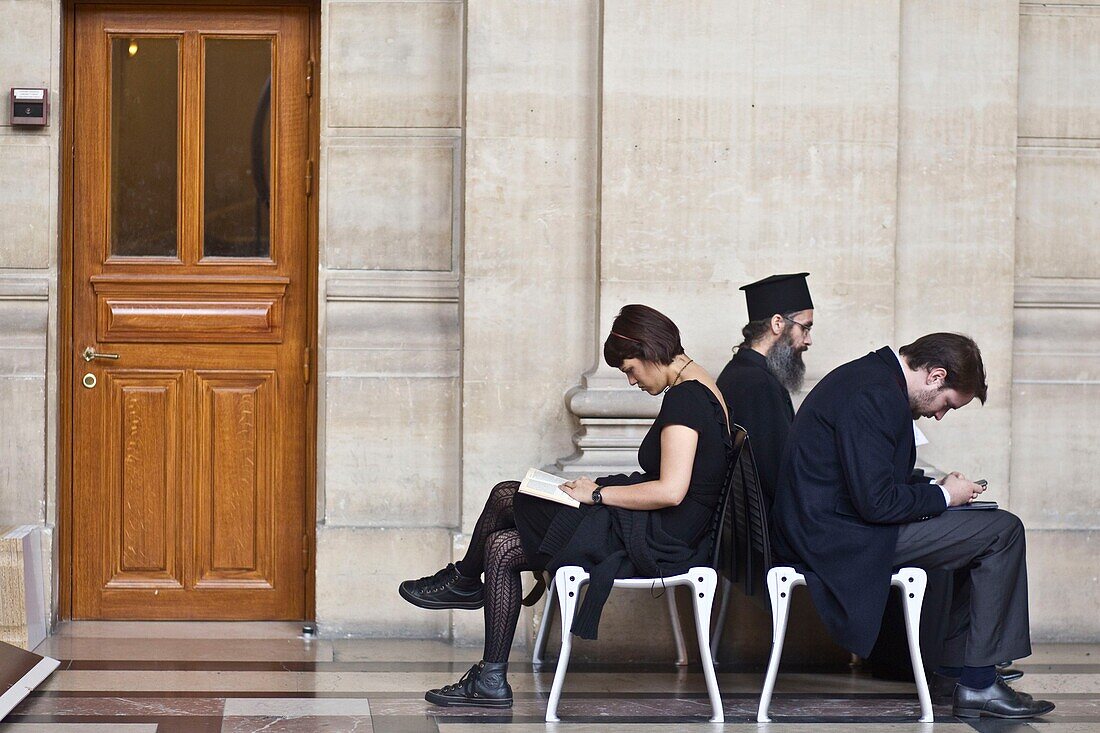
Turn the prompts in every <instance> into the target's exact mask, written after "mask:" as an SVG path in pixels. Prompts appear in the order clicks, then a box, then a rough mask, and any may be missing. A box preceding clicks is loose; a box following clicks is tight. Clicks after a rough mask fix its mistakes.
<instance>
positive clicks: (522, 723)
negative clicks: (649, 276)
mask: <svg viewBox="0 0 1100 733" xmlns="http://www.w3.org/2000/svg"><path fill="white" fill-rule="evenodd" d="M38 651H39V652H40V653H43V654H48V655H50V656H52V657H55V658H57V659H60V660H61V666H60V667H59V669H58V671H57V672H55V673H54V675H53V676H52V677H51V678H50V679H49V680H48V681H47V682H46V684H45V685H43V686H42V687H41V688H40V689H39V690H37V691H35V692H34V693H32V694H31V695H30V696H29V697H28V698H27V699H26V700H24V701H23V703H22V704H20V705H19V707H17V708H16V709H15V710H14V711H12V713H11V714H10V715H9V716H8V717H7V718H6V719H5V720H4V722H0V733H261V732H262V733H328V732H330V731H332V732H345V731H348V732H356V733H391V732H392V733H476V732H477V731H493V732H494V733H535V732H536V731H537V732H540V733H546V732H548V731H554V732H557V733H593V732H595V731H613V730H614V731H618V730H627V731H629V733H672V732H673V731H683V730H689V729H691V728H694V727H696V726H698V727H697V729H698V730H700V731H708V732H709V731H717V730H719V729H720V730H723V731H756V732H757V733H809V732H810V731H813V732H814V733H816V732H817V731H822V733H845V732H848V731H861V732H866V733H872V732H879V731H882V732H884V733H895V732H896V733H905V732H907V731H913V732H914V733H916V732H917V731H919V732H920V733H938V732H941V731H942V732H944V733H971V732H972V731H979V732H980V733H1036V732H1038V733H1100V646H1097V645H1082V644H1076V645H1042V646H1038V647H1037V648H1036V650H1035V654H1034V655H1032V656H1031V657H1030V658H1029V659H1027V660H1023V661H1021V662H1020V663H1019V665H1018V666H1019V667H1020V668H1021V669H1023V670H1024V671H1025V672H1026V676H1025V677H1024V679H1023V680H1022V681H1021V682H1020V683H1019V686H1020V687H1021V688H1022V689H1025V690H1027V691H1029V692H1032V693H1035V694H1041V695H1042V696H1043V697H1046V698H1049V699H1052V700H1054V701H1055V702H1056V703H1057V705H1058V708H1057V709H1056V710H1055V711H1054V712H1053V713H1051V714H1050V715H1049V716H1046V717H1044V718H1042V719H1038V720H1032V721H1026V722H1011V721H995V720H980V721H966V720H960V719H956V718H954V717H952V716H951V710H950V708H949V707H943V706H938V707H937V708H936V722H935V723H934V724H926V725H924V724H920V723H918V722H916V717H917V710H918V706H917V700H916V694H915V690H914V688H913V686H912V685H910V684H904V683H897V682H884V681H880V680H874V679H871V678H870V677H869V676H867V675H864V674H862V673H860V672H859V671H858V670H857V671H852V670H848V669H817V668H796V667H793V666H791V667H787V668H784V669H783V671H782V673H781V675H780V679H779V685H778V687H777V691H776V695H775V697H774V700H773V704H772V716H773V719H774V720H775V721H776V722H774V723H772V724H770V725H767V726H758V725H757V724H756V723H755V717H756V703H757V695H758V694H759V689H760V684H761V680H762V677H763V673H762V670H761V669H760V668H759V666H756V665H749V664H727V665H723V666H720V667H719V674H718V680H719V685H720V687H721V689H722V699H723V702H724V707H725V714H726V721H727V723H726V724H725V725H724V726H710V725H708V724H707V718H708V717H709V711H710V706H709V702H708V699H707V695H706V687H705V685H704V682H703V676H702V673H701V672H700V670H699V669H698V668H689V669H687V670H684V669H677V668H675V667H674V666H672V665H671V664H652V663H651V664H621V663H599V664H594V663H589V664H574V665H571V668H570V674H569V677H568V678H567V679H566V689H565V693H564V695H563V697H562V701H561V704H560V706H559V714H560V716H561V717H562V719H563V721H565V722H563V723H561V724H558V725H549V726H548V725H546V724H545V723H544V722H543V715H544V714H545V712H546V698H547V695H548V694H549V689H550V685H551V682H552V680H553V672H554V666H553V663H552V662H551V663H549V664H547V665H543V666H540V667H532V665H531V664H530V663H529V662H528V661H526V660H524V659H523V658H522V657H521V656H518V652H517V656H515V657H514V659H513V663H512V665H511V669H510V674H509V678H510V681H511V683H512V687H513V690H514V692H515V706H514V708H513V709H512V710H510V711H500V710H485V709H477V708H458V709H455V708H450V709H441V708H435V707H434V706H432V705H429V704H428V703H426V702H425V701H424V699H423V693H424V690H426V689H428V688H430V687H438V686H440V685H442V684H446V683H448V682H453V681H455V680H456V679H457V678H458V677H459V676H460V675H462V673H463V672H465V671H466V669H467V668H468V667H469V665H470V664H471V663H472V661H473V660H474V657H475V656H476V654H477V651H478V650H474V649H468V648H461V647H454V646H451V645H449V644H446V643H443V642H432V641H398V640H366V639H363V640H360V639H342V640H325V639H313V638H310V637H303V636H302V635H301V634H300V627H299V626H297V625H295V624H281V623H264V624H260V623H248V624H240V623H192V622H181V623H103V622H78V623H70V624H65V625H63V626H62V627H61V628H60V629H59V630H58V631H57V633H56V634H54V635H53V636H51V637H50V638H49V639H47V640H46V641H45V642H44V643H43V644H42V646H40V647H39V649H38Z"/></svg>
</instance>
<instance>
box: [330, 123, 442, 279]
mask: <svg viewBox="0 0 1100 733" xmlns="http://www.w3.org/2000/svg"><path fill="white" fill-rule="evenodd" d="M455 144H456V141H451V140H446V139H444V140H432V139H426V140H423V141H414V140H403V141H401V142H399V143H393V142H390V141H380V142H378V143H371V144H358V145H343V144H341V145H330V146H328V147H327V148H326V153H325V155H326V160H327V164H326V174H327V175H326V177H325V181H326V182H327V183H326V189H325V202H326V203H325V217H326V237H325V248H326V250H327V254H326V264H327V265H328V267H330V268H334V269H348V268H350V269H367V270H450V269H452V262H453V259H454V254H453V253H454V242H455V240H456V236H455V235H456V216H455V206H454V203H455V191H456V182H455V159H456V156H457V152H456V149H455Z"/></svg>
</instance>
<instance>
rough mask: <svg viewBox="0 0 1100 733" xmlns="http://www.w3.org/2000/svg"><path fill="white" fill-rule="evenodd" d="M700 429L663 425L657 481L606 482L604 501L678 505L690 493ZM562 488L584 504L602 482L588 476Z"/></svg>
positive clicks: (649, 506)
mask: <svg viewBox="0 0 1100 733" xmlns="http://www.w3.org/2000/svg"><path fill="white" fill-rule="evenodd" d="M698 445H699V433H698V432H696V431H695V430H693V429H691V428H689V427H687V426H686V425H666V426H665V427H664V428H662V429H661V473H660V478H658V479H657V480H656V481H646V482H645V483H641V484H633V485H631V486H605V487H603V489H601V490H600V494H601V495H602V496H603V503H604V504H607V505H608V506H617V507H622V508H624V509H646V510H650V509H664V508H665V507H670V506H676V505H678V504H679V503H680V502H681V501H683V500H684V497H685V496H687V491H688V486H689V485H690V484H691V469H692V466H693V465H694V463H695V450H696V448H697V447H698ZM561 488H562V491H564V492H565V493H567V494H569V495H570V496H572V497H573V498H574V499H576V500H577V501H579V502H580V503H582V504H591V503H592V491H593V490H594V489H597V488H599V486H598V485H597V484H596V482H594V481H593V480H592V479H590V478H588V477H587V476H581V477H580V478H579V479H577V480H575V481H568V482H566V483H565V484H562V487H561Z"/></svg>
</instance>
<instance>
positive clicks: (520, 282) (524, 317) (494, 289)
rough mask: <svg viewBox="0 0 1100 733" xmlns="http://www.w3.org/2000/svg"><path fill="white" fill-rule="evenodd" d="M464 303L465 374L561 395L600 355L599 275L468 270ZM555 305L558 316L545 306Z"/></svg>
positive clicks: (533, 391)
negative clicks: (493, 274) (596, 336)
mask: <svg viewBox="0 0 1100 733" xmlns="http://www.w3.org/2000/svg"><path fill="white" fill-rule="evenodd" d="M466 292H467V297H466V303H465V308H464V313H465V316H464V319H463V332H464V341H463V349H464V353H463V356H464V377H465V379H466V381H467V382H471V381H482V380H485V381H492V382H496V381H513V382H525V383H527V384H529V385H530V387H529V392H530V393H531V395H532V396H533V397H534V398H535V399H536V400H539V401H541V399H542V395H541V394H539V392H540V391H543V390H547V389H549V390H550V391H552V392H554V393H555V396H557V397H559V398H560V395H561V394H562V393H563V392H564V391H565V390H566V389H568V388H569V387H572V386H573V384H575V383H576V380H577V378H578V377H579V376H580V374H581V373H583V372H584V371H586V370H587V369H589V368H590V367H591V366H593V364H594V363H595V359H596V354H595V353H593V339H592V333H593V328H594V326H595V313H594V311H595V292H594V288H592V286H591V281H590V280H587V279H584V280H578V279H566V278H560V279H558V278H556V279H555V280H554V281H553V284H549V283H547V282H546V281H544V280H541V279H540V278H539V277H538V275H537V274H535V273H531V272H527V273H513V274H512V276H511V277H510V278H507V279H506V278H505V277H503V276H502V277H500V278H481V277H479V278H467V280H466ZM551 312H552V313H554V314H555V315H554V317H552V318H540V317H539V316H538V314H542V313H551Z"/></svg>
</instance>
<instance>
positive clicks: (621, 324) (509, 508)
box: [400, 305, 732, 708]
mask: <svg viewBox="0 0 1100 733" xmlns="http://www.w3.org/2000/svg"><path fill="white" fill-rule="evenodd" d="M603 355H604V360H605V361H606V362H607V363H608V364H609V365H610V366H612V367H615V368H617V369H619V370H621V371H622V372H623V374H625V375H626V378H627V381H629V382H630V384H631V385H632V386H637V387H638V388H639V389H642V390H645V391H646V392H648V393H649V394H651V395H654V396H656V395H660V394H662V393H663V394H664V395H665V397H664V401H663V403H662V405H661V410H660V413H659V414H658V415H657V418H656V419H655V420H654V421H653V426H652V427H651V428H650V430H649V432H648V433H647V434H646V436H645V438H644V439H643V440H642V444H641V447H640V448H639V449H638V463H639V464H640V465H641V467H642V472H640V473H633V474H631V475H629V476H627V475H625V474H619V475H615V476H604V477H602V478H597V479H596V480H594V481H593V480H591V479H589V478H587V477H581V478H579V479H576V480H575V481H567V482H565V483H563V484H562V487H561V488H562V490H563V491H564V492H565V493H566V494H568V495H569V496H571V497H572V498H573V499H576V500H577V501H578V502H580V506H579V507H576V508H574V507H572V506H567V505H565V504H562V503H556V502H554V501H547V500H546V499H543V498H537V497H534V496H530V495H528V494H525V493H517V489H518V488H519V483H518V482H515V481H506V482H503V483H499V484H497V485H496V486H495V487H493V489H492V491H491V492H490V493H489V499H488V501H486V503H485V508H484V509H483V510H482V512H481V516H480V517H478V520H477V523H476V524H475V526H474V531H473V536H472V537H471V540H470V545H469V548H468V549H467V550H466V555H465V556H464V557H463V558H462V560H460V561H459V562H457V563H453V564H450V565H448V566H447V567H445V568H443V569H442V570H440V571H439V572H437V573H435V574H434V575H430V576H427V577H424V578H420V579H419V580H406V581H405V582H403V583H402V584H401V587H400V593H401V596H402V597H403V598H405V600H407V601H409V602H410V603H412V604H414V605H416V606H419V607H420V608H429V609H442V608H470V609H475V608H481V607H483V606H484V608H485V647H484V656H483V659H482V661H481V662H479V663H478V664H475V665H474V666H473V667H471V668H470V670H469V671H468V672H467V673H466V674H465V675H464V676H463V677H462V678H461V679H460V680H459V681H458V682H456V683H454V684H450V685H446V686H444V687H442V688H440V689H435V690H429V691H428V692H427V693H426V694H425V699H426V700H428V702H431V703H434V704H436V705H444V706H453V705H473V706H483V707H501V708H505V707H511V706H512V688H511V687H510V686H509V685H508V681H507V670H508V652H509V651H510V649H511V647H512V638H513V636H514V635H515V630H516V623H517V622H518V620H519V613H520V606H521V602H522V599H521V596H522V593H521V580H520V572H521V571H523V570H534V571H541V570H544V569H545V570H549V571H551V572H554V571H555V570H557V568H559V567H561V566H563V565H580V566H582V567H584V568H585V569H587V570H588V571H589V572H590V574H591V580H590V583H589V587H588V592H587V593H586V594H585V598H584V602H583V603H582V604H581V607H580V609H579V610H578V612H577V616H576V618H575V621H574V624H573V628H572V632H573V633H574V634H576V635H578V636H580V637H582V638H586V639H595V638H596V630H597V626H598V624H599V617H600V612H601V610H602V608H603V604H604V601H605V600H606V599H607V596H608V593H609V592H610V591H611V586H612V583H613V582H614V580H615V578H628V577H667V576H672V575H677V574H679V573H682V572H686V571H687V569H688V568H690V567H692V566H693V565H698V564H701V563H704V562H705V561H706V558H707V557H708V556H709V551H710V547H709V546H708V545H709V532H708V530H709V529H710V524H711V520H712V518H713V515H714V512H715V509H716V507H717V505H718V499H719V495H720V493H721V491H722V488H723V484H724V482H725V479H726V473H727V469H728V461H729V456H730V453H731V450H732V448H731V442H730V432H729V427H728V422H729V420H728V415H727V412H726V407H725V404H724V403H723V401H722V396H721V393H720V392H719V391H718V386H717V385H716V384H715V382H714V379H713V378H711V376H710V374H708V373H707V371H706V370H705V369H703V367H701V366H700V365H698V364H696V363H695V362H694V361H693V360H692V359H690V358H688V357H687V355H685V354H684V349H683V347H682V346H681V345H680V331H679V329H677V328H676V324H674V323H673V322H672V321H671V320H669V319H668V318H667V317H666V316H664V315H662V314H661V313H659V312H657V311H656V310H654V309H652V308H650V307H648V306H644V305H628V306H625V307H624V308H623V309H622V310H621V311H620V312H619V315H618V316H617V317H616V318H615V321H614V323H613V324H612V327H611V333H610V335H608V337H607V340H606V341H605V342H604V346H603ZM482 576H484V581H482Z"/></svg>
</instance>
